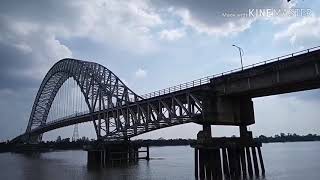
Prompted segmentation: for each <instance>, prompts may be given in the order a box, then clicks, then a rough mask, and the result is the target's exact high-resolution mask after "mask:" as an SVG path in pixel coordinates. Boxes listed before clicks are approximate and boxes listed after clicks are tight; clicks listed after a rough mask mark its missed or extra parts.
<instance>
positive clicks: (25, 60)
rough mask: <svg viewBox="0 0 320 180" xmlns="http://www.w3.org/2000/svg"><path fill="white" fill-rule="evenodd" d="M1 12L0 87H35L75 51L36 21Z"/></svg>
mask: <svg viewBox="0 0 320 180" xmlns="http://www.w3.org/2000/svg"><path fill="white" fill-rule="evenodd" d="M11 20H12V19H11V18H9V17H3V16H0V32H1V33H0V53H1V56H2V57H1V59H2V60H1V66H0V80H1V82H2V83H1V84H0V89H2V88H11V89H15V88H20V87H33V86H34V85H35V84H38V83H39V81H40V80H41V79H42V78H43V77H44V75H45V74H46V72H47V70H48V69H49V68H50V66H52V65H53V63H54V62H56V61H57V60H59V59H62V58H64V57H71V56H72V52H71V51H70V49H69V48H68V47H66V46H65V45H63V44H61V43H60V41H59V40H57V39H56V37H55V36H54V34H52V33H51V32H46V31H42V30H41V29H40V28H39V26H37V25H36V24H34V23H29V22H23V21H18V20H15V21H11Z"/></svg>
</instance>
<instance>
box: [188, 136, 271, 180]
mask: <svg viewBox="0 0 320 180" xmlns="http://www.w3.org/2000/svg"><path fill="white" fill-rule="evenodd" d="M192 147H193V148H194V150H195V153H194V155H195V157H194V158H195V177H196V179H200V180H204V179H207V180H209V179H213V180H220V179H221V180H222V179H227V178H229V179H241V178H242V179H246V178H248V177H252V176H253V170H254V173H255V175H256V176H260V175H262V176H264V173H265V170H264V164H263V160H262V154H261V149H260V148H261V143H258V142H254V141H253V140H251V141H247V142H244V141H242V140H241V139H240V138H211V139H210V140H209V141H208V140H207V141H206V142H197V143H196V144H193V145H192ZM246 152H247V153H246ZM256 152H258V154H257V153H256ZM251 154H252V155H251ZM258 158H259V161H258ZM251 159H253V161H251ZM260 172H261V173H260Z"/></svg>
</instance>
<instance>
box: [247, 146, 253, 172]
mask: <svg viewBox="0 0 320 180" xmlns="http://www.w3.org/2000/svg"><path fill="white" fill-rule="evenodd" d="M246 155H247V165H248V174H249V176H250V178H252V176H253V171H252V162H251V153H250V147H246Z"/></svg>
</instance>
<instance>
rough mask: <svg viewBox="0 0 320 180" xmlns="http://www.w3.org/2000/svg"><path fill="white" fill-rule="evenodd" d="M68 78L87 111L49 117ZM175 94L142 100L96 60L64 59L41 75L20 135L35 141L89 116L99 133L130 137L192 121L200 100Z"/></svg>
mask: <svg viewBox="0 0 320 180" xmlns="http://www.w3.org/2000/svg"><path fill="white" fill-rule="evenodd" d="M69 78H72V79H73V80H74V81H75V82H76V83H77V85H78V87H79V88H80V89H81V93H82V95H83V97H84V99H85V102H86V105H87V106H88V109H89V112H82V113H76V114H74V115H71V116H68V117H65V118H62V119H59V120H56V121H53V122H47V118H48V114H49V111H50V108H51V105H52V103H53V101H54V98H55V97H56V94H57V92H58V91H59V89H60V87H61V86H62V85H63V83H64V82H66V81H67V80H68V79H69ZM176 96H178V97H179V98H178V97H175V96H173V95H171V96H170V97H163V98H160V99H157V100H154V99H152V98H151V99H148V100H146V99H143V98H142V97H140V96H139V95H137V94H136V93H134V92H133V91H132V90H131V89H129V88H128V87H127V86H126V85H125V84H124V83H123V82H122V81H121V80H120V79H119V78H118V77H117V76H116V75H115V74H114V73H113V72H111V71H110V70H109V69H107V68H106V67H104V66H102V65H100V64H98V63H94V62H88V61H82V60H76V59H62V60H60V61H59V62H57V63H56V64H55V65H54V66H53V67H52V68H51V69H50V70H49V71H48V73H47V74H46V76H45V77H44V79H43V81H42V83H41V85H40V88H39V90H38V93H37V95H36V98H35V101H34V104H33V107H32V111H31V115H30V118H29V122H28V126H27V129H26V132H25V134H24V135H23V136H24V139H26V138H27V139H29V140H28V141H30V140H31V141H36V142H38V141H40V140H41V139H42V134H43V133H44V132H47V131H50V130H53V129H56V128H60V127H64V126H68V125H72V124H77V123H81V122H88V121H92V122H93V125H94V129H95V132H96V135H97V137H98V138H104V139H108V138H130V137H132V136H136V135H139V134H142V133H145V132H149V131H152V130H155V129H159V128H163V127H168V126H172V125H177V124H182V123H188V122H192V121H193V120H194V119H195V118H196V117H198V116H199V115H200V114H201V102H200V101H199V100H198V99H197V98H196V97H195V96H194V95H192V94H190V93H187V94H185V93H184V94H183V95H180V94H177V95H176ZM181 96H184V97H181ZM18 139H21V137H18ZM24 141H25V140H24Z"/></svg>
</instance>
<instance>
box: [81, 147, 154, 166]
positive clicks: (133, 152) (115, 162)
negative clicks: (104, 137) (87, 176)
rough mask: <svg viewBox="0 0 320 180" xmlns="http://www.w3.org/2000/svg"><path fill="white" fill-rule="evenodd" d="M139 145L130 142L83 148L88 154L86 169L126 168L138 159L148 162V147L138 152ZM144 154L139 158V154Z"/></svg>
mask: <svg viewBox="0 0 320 180" xmlns="http://www.w3.org/2000/svg"><path fill="white" fill-rule="evenodd" d="M140 148H141V145H139V144H137V143H133V142H130V141H113V142H104V143H103V144H102V143H100V144H98V145H95V146H90V147H89V146H88V147H85V150H86V151H87V152H88V158H87V165H88V168H101V167H118V166H128V165H130V164H134V163H137V162H138V160H139V159H146V160H149V159H150V157H149V147H146V150H143V151H141V150H139V149H140ZM142 152H144V153H146V156H145V157H140V156H139V153H142Z"/></svg>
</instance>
